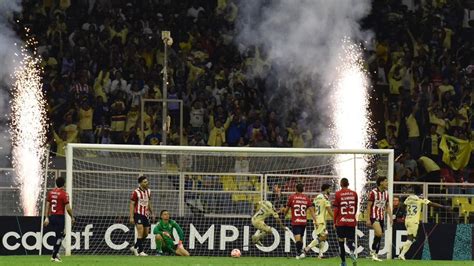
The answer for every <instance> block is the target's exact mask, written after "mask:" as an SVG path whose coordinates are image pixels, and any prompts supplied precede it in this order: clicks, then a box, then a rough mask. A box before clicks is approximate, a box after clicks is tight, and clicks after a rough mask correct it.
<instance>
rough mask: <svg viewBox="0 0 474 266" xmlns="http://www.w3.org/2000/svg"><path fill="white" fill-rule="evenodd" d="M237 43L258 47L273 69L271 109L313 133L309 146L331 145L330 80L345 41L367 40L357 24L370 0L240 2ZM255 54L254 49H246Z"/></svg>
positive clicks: (365, 13)
mask: <svg viewBox="0 0 474 266" xmlns="http://www.w3.org/2000/svg"><path fill="white" fill-rule="evenodd" d="M238 7H239V17H238V20H237V27H238V28H237V30H238V32H239V33H238V38H237V40H236V41H237V43H238V45H239V47H241V50H242V52H243V53H248V51H249V47H258V52H259V53H260V57H261V58H262V60H264V61H266V62H270V63H271V65H272V68H271V70H270V73H271V74H270V76H272V77H274V78H273V80H272V78H270V79H267V80H269V81H268V82H269V84H267V88H269V90H268V91H267V92H266V97H267V100H268V101H269V105H270V108H272V107H273V108H274V109H275V110H277V112H278V113H279V114H280V115H282V116H283V118H284V119H286V120H293V119H295V120H296V121H298V122H299V124H300V125H302V126H304V125H305V126H306V128H308V129H309V130H311V131H312V133H313V136H314V138H315V139H314V143H313V146H318V147H325V146H331V136H330V134H331V133H330V132H328V128H330V127H331V123H333V119H332V117H333V114H332V112H333V110H332V109H331V108H329V106H330V105H331V101H333V100H334V97H335V95H333V90H332V86H333V82H335V80H336V79H337V71H336V69H337V67H338V66H340V65H341V60H344V58H341V55H342V54H343V40H344V39H346V40H347V38H349V39H351V40H355V41H357V42H360V43H364V44H368V43H370V39H371V35H372V34H371V33H370V32H367V31H363V30H361V28H360V25H359V22H360V21H361V19H363V18H364V17H366V16H367V15H368V14H369V12H370V9H371V3H370V1H369V0H330V1H328V0H299V1H290V0H272V1H265V0H252V1H247V0H240V1H239V2H238ZM250 51H251V52H253V48H250Z"/></svg>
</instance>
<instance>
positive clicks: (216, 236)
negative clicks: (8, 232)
mask: <svg viewBox="0 0 474 266" xmlns="http://www.w3.org/2000/svg"><path fill="white" fill-rule="evenodd" d="M392 168H393V151H391V150H332V149H276V148H228V147H182V146H133V145H100V144H69V145H68V150H67V181H66V188H67V191H68V193H69V194H70V201H71V206H72V207H73V211H74V214H75V217H76V223H75V224H74V225H71V223H70V220H69V219H67V220H66V240H65V248H66V254H67V255H70V254H97V255H100V254H108V255H109V254H122V255H125V254H131V253H130V251H129V248H130V246H131V245H133V243H134V241H135V235H136V234H135V229H134V227H133V226H132V225H131V224H129V222H128V221H129V203H130V195H131V193H132V191H133V190H134V189H135V188H136V187H137V186H138V183H137V178H138V176H140V175H144V176H146V177H147V178H148V180H149V183H150V189H151V201H152V206H153V211H154V213H155V214H156V216H159V212H160V211H161V210H165V209H166V210H168V211H169V212H170V214H171V218H172V219H174V220H176V221H177V222H178V224H180V225H181V227H182V228H183V230H184V232H185V239H184V247H185V248H186V249H187V250H188V251H189V252H190V253H191V255H193V256H196V255H197V256H229V255H230V251H231V250H232V249H234V248H238V249H240V250H241V252H242V254H243V256H294V255H296V254H295V252H296V251H295V246H294V238H293V235H292V233H291V232H284V231H282V230H281V229H280V228H278V226H276V221H275V220H274V219H273V218H268V219H267V220H266V222H267V224H268V225H270V226H272V227H273V235H268V236H267V237H266V238H265V239H263V241H262V243H263V246H256V245H253V244H252V242H251V237H252V235H253V234H254V233H255V231H256V229H255V228H253V227H252V224H251V217H252V215H253V214H254V213H255V211H256V207H257V203H258V202H259V201H261V200H269V201H271V202H272V203H273V205H274V206H275V207H276V208H280V207H283V206H285V205H286V200H287V197H288V196H289V195H290V194H292V193H294V191H295V185H296V184H297V183H303V184H304V185H305V192H304V193H305V194H307V195H308V196H310V197H311V198H314V197H315V196H316V195H317V194H319V193H320V192H321V189H320V188H321V185H322V184H331V185H332V186H333V191H336V190H337V189H339V187H338V183H339V182H338V180H339V179H340V178H342V177H346V178H348V179H349V182H350V184H351V186H350V187H351V188H352V189H355V190H356V191H357V192H358V193H359V195H360V198H361V199H364V197H363V195H365V194H367V193H368V190H367V189H369V188H371V187H372V186H373V185H371V184H370V183H368V182H367V181H369V180H373V179H374V178H376V177H377V176H381V175H384V176H387V177H388V179H389V193H390V194H392V188H393V178H392V176H393V171H390V169H392ZM332 200H333V194H332V195H331V201H332ZM365 204H366V202H365V201H364V200H362V202H361V208H362V209H364V207H363V206H364V205H365ZM156 218H157V219H159V217H156ZM363 218H364V217H361V220H360V221H359V226H358V234H357V246H358V248H357V251H358V256H359V257H365V256H367V255H368V252H369V244H370V241H371V240H369V237H368V236H369V235H370V236H372V235H373V232H372V233H371V232H369V230H368V228H366V227H365V220H362V219H363ZM283 222H284V224H285V225H286V226H288V227H290V220H289V217H285V219H284V220H283ZM327 222H328V225H327V228H328V231H329V238H328V242H327V243H328V245H327V246H325V247H323V251H324V256H325V257H335V256H338V244H337V239H336V235H335V231H334V230H333V227H332V221H331V220H328V221H327ZM153 227H154V224H152V228H151V231H153ZM313 229H314V226H313V223H312V221H309V222H308V226H307V228H306V234H305V237H304V244H305V245H307V244H309V243H310V242H311V241H312V239H313V237H315V236H313V235H312V233H313ZM386 229H387V231H386V234H385V237H384V241H385V243H387V244H384V243H383V244H382V247H385V248H381V251H380V253H379V254H380V255H381V256H382V257H384V256H385V257H390V252H391V228H390V227H388V228H386ZM176 236H177V234H176ZM144 247H145V252H147V253H149V254H151V255H154V254H156V251H155V241H154V236H153V234H152V233H151V234H150V235H149V236H148V238H147V239H146V241H145V243H144ZM313 250H314V251H315V252H316V251H317V249H316V248H315V249H313ZM310 256H317V253H312V254H310Z"/></svg>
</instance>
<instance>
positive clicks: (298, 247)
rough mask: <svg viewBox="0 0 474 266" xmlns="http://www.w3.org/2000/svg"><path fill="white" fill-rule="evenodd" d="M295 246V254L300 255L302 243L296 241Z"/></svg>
mask: <svg viewBox="0 0 474 266" xmlns="http://www.w3.org/2000/svg"><path fill="white" fill-rule="evenodd" d="M295 245H296V252H297V253H298V254H301V250H302V249H303V242H301V241H296V243H295Z"/></svg>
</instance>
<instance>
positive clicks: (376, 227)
mask: <svg viewBox="0 0 474 266" xmlns="http://www.w3.org/2000/svg"><path fill="white" fill-rule="evenodd" d="M372 228H373V229H374V233H375V236H374V242H373V243H372V251H371V252H370V255H371V257H372V260H373V261H382V260H381V259H379V258H378V256H377V254H378V253H379V249H380V242H381V240H382V236H383V231H382V227H381V226H380V222H379V221H375V222H374V223H373V224H372Z"/></svg>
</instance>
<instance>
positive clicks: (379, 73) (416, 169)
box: [368, 0, 474, 192]
mask: <svg viewBox="0 0 474 266" xmlns="http://www.w3.org/2000/svg"><path fill="white" fill-rule="evenodd" d="M374 10H377V12H372V14H371V17H370V18H369V19H368V23H369V24H371V23H372V24H371V27H373V28H374V29H375V32H376V34H377V44H376V48H375V51H373V52H371V55H370V59H369V62H370V69H371V71H372V72H373V73H374V75H373V83H374V84H376V88H377V89H379V92H381V93H379V95H381V99H383V103H384V120H385V123H384V128H383V132H384V133H385V134H384V135H382V136H381V137H380V138H379V142H378V145H379V147H381V148H393V149H395V151H396V152H397V159H396V163H395V180H398V181H429V182H440V181H444V182H471V183H472V182H474V172H473V165H474V163H473V162H474V161H473V158H472V156H471V158H470V161H469V162H468V163H467V164H464V165H463V166H462V167H453V165H451V164H450V160H457V159H456V158H450V159H448V160H446V159H445V160H442V155H443V151H441V149H440V142H441V139H442V137H443V135H447V136H452V137H455V138H456V139H457V140H456V141H457V142H458V143H461V142H465V143H467V145H471V146H472V140H473V133H474V131H473V129H474V120H473V119H472V103H473V98H474V97H473V96H474V94H473V86H474V46H473V40H474V38H473V37H474V34H473V33H474V31H473V29H474V28H473V27H474V20H473V19H474V1H442V0H439V1H428V0H425V1H413V0H404V1H374ZM381 132H382V130H381ZM447 146H449V147H447V148H449V149H450V150H449V151H448V153H450V155H453V154H454V153H456V152H458V151H457V150H452V149H453V147H451V146H450V145H447ZM458 192H460V191H458Z"/></svg>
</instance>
